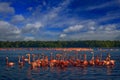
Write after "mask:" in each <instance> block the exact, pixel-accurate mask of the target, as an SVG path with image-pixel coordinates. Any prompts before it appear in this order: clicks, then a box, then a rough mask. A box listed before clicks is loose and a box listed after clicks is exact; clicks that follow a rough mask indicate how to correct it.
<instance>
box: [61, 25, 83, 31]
mask: <svg viewBox="0 0 120 80" xmlns="http://www.w3.org/2000/svg"><path fill="white" fill-rule="evenodd" d="M82 28H83V26H82V25H75V26H70V27H68V28H66V29H64V30H63V31H64V32H66V33H67V32H76V31H80V30H81V29H82Z"/></svg>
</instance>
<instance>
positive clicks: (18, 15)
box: [0, 0, 120, 41]
mask: <svg viewBox="0 0 120 80" xmlns="http://www.w3.org/2000/svg"><path fill="white" fill-rule="evenodd" d="M23 40H26V41H27V40H40V41H54V40H120V0H0V41H23Z"/></svg>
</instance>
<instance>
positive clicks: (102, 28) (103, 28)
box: [97, 24, 116, 31]
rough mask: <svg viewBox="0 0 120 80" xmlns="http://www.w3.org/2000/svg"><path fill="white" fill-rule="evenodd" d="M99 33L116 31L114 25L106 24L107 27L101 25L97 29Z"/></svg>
mask: <svg viewBox="0 0 120 80" xmlns="http://www.w3.org/2000/svg"><path fill="white" fill-rule="evenodd" d="M97 30H99V31H113V30H116V25H115V24H107V25H101V26H99V27H98V29H97Z"/></svg>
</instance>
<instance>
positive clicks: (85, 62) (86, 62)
mask: <svg viewBox="0 0 120 80" xmlns="http://www.w3.org/2000/svg"><path fill="white" fill-rule="evenodd" d="M83 57H84V61H83V66H87V65H88V61H87V55H86V54H84V55H83Z"/></svg>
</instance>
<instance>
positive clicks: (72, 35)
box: [59, 20, 120, 40]
mask: <svg viewBox="0 0 120 80" xmlns="http://www.w3.org/2000/svg"><path fill="white" fill-rule="evenodd" d="M117 27H118V25H116V24H106V25H100V24H98V23H97V22H95V21H92V20H87V21H83V22H80V23H79V25H75V26H70V27H68V28H66V29H64V30H63V33H61V34H60V36H59V37H60V38H61V37H63V38H65V39H66V40H118V36H120V30H117ZM64 35H65V36H64ZM66 35H67V36H66Z"/></svg>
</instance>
